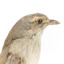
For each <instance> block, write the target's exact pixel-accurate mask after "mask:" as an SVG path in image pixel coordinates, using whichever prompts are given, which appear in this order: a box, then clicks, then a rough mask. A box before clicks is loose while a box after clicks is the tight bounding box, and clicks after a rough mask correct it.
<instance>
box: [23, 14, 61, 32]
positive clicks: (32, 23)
mask: <svg viewBox="0 0 64 64" xmlns="http://www.w3.org/2000/svg"><path fill="white" fill-rule="evenodd" d="M23 20H24V21H25V26H26V29H27V28H31V30H33V31H34V32H36V33H38V32H40V31H42V30H43V29H45V28H46V27H47V26H48V25H56V24H60V22H58V21H56V20H51V19H49V18H48V17H47V16H46V15H44V14H40V13H36V14H30V15H27V16H25V17H23Z"/></svg>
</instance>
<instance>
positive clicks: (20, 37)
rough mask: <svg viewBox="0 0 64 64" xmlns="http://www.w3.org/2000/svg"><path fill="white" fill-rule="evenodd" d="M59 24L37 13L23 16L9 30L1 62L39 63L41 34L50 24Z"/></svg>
mask: <svg viewBox="0 0 64 64" xmlns="http://www.w3.org/2000/svg"><path fill="white" fill-rule="evenodd" d="M55 24H59V22H58V21H56V20H50V19H49V18H48V17H47V16H46V15H44V14H40V13H36V14H30V15H27V16H24V17H22V18H21V19H20V20H19V21H18V22H17V23H16V24H15V25H14V26H13V28H12V29H11V31H10V32H9V34H8V36H7V38H6V40H5V42H4V46H3V49H2V52H1V55H0V64H38V60H39V56H40V47H41V45H40V44H41V42H40V41H41V34H42V32H43V30H44V29H45V28H46V27H47V26H48V25H55Z"/></svg>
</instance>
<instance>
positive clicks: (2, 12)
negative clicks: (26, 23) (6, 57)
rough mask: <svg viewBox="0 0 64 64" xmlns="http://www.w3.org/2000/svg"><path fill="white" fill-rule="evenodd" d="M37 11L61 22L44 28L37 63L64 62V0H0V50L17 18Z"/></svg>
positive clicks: (62, 63) (57, 63)
mask: <svg viewBox="0 0 64 64" xmlns="http://www.w3.org/2000/svg"><path fill="white" fill-rule="evenodd" d="M37 12H39V13H43V14H45V15H47V16H48V17H49V18H50V19H55V20H58V21H59V22H60V23H61V24H60V25H53V26H52V25H51V26H48V27H47V28H46V29H45V30H44V33H43V36H42V40H41V41H42V42H41V44H42V45H41V55H40V60H39V64H64V0H0V52H1V50H2V46H3V43H4V40H5V38H6V36H7V35H8V32H9V31H10V29H11V28H12V26H13V25H14V24H15V23H16V22H17V20H19V19H20V18H21V17H23V16H25V15H27V14H32V13H37Z"/></svg>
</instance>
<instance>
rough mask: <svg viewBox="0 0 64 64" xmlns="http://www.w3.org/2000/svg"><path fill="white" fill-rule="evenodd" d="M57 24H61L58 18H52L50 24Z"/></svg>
mask: <svg viewBox="0 0 64 64" xmlns="http://www.w3.org/2000/svg"><path fill="white" fill-rule="evenodd" d="M56 24H60V22H58V21H56V20H50V21H49V25H56Z"/></svg>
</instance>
